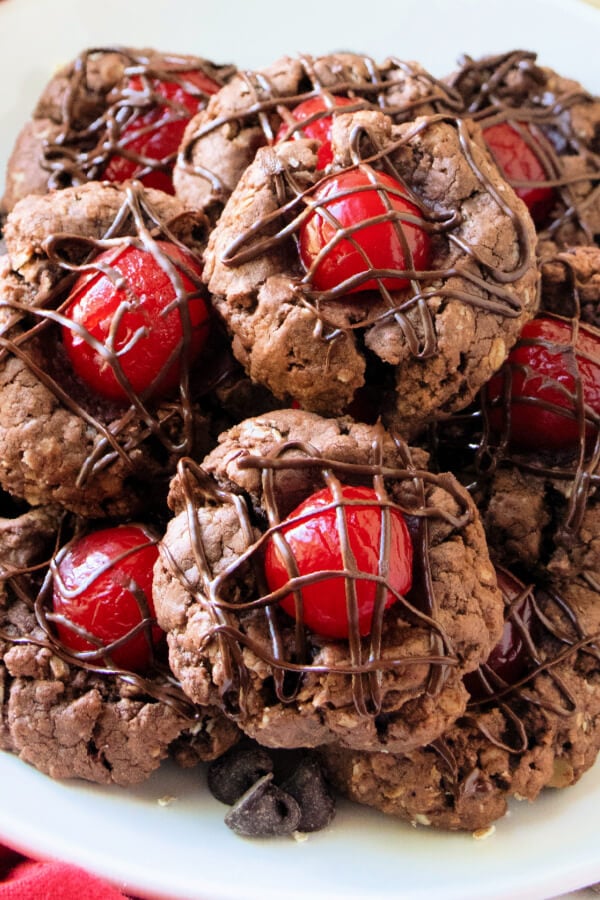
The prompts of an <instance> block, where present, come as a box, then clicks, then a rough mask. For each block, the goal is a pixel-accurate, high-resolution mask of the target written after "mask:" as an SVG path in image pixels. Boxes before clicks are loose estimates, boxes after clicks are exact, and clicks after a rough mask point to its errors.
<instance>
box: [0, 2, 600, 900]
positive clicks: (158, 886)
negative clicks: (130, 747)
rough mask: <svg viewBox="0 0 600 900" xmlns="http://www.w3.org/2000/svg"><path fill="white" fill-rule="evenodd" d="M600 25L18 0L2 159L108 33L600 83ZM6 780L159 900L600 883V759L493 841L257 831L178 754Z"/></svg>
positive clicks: (338, 824)
mask: <svg viewBox="0 0 600 900" xmlns="http://www.w3.org/2000/svg"><path fill="white" fill-rule="evenodd" d="M599 38H600V12H598V10H597V9H593V8H592V7H591V6H588V5H586V4H584V3H582V2H580V0H485V2H482V0H452V2H445V0H402V2H399V0H369V2H366V3H365V2H359V0H345V2H341V0H295V2H294V3H292V4H288V3H286V2H284V0H213V2H207V0H143V2H141V0H126V2H123V0H102V2H101V3H89V2H87V3H86V2H83V3H82V2H81V0H0V85H1V88H0V123H1V128H0V173H2V172H3V171H4V168H5V165H6V160H7V158H8V154H9V152H10V148H11V145H12V142H13V140H14V137H15V136H16V133H17V130H18V129H19V127H20V126H21V125H22V123H23V122H24V121H25V119H26V118H27V117H28V115H29V113H30V111H31V109H32V107H33V105H34V103H35V100H36V98H37V96H38V94H39V92H40V90H41V88H42V87H43V85H44V84H45V82H46V81H47V79H48V77H49V75H50V73H51V72H52V70H53V69H54V68H55V67H56V66H57V65H59V64H60V63H62V62H65V61H67V60H69V59H70V58H72V57H73V56H75V55H76V54H77V53H78V52H79V51H80V50H81V49H83V48H84V47H87V46H91V45H96V46H101V45H106V44H119V43H121V44H130V45H133V46H138V47H141V46H154V47H157V48H160V49H164V50H171V51H180V52H194V53H198V54H199V55H204V56H206V57H209V58H212V59H213V60H215V61H217V62H229V61H232V62H235V63H236V64H238V65H239V66H242V67H254V66H260V65H267V64H268V63H269V62H271V61H272V60H274V59H275V58H276V57H278V56H280V55H282V54H283V53H296V52H308V53H315V54H318V53H323V52H327V51H331V50H335V49H354V50H360V51H362V52H366V53H370V54H371V55H373V56H374V57H375V58H376V59H377V60H382V59H383V58H384V57H385V56H387V55H395V56H398V57H401V58H405V59H418V60H420V61H421V62H422V63H423V64H424V65H425V66H427V67H428V68H429V69H431V71H433V72H434V73H435V74H437V75H443V74H445V73H447V72H449V71H450V70H451V69H452V68H453V66H454V64H455V60H456V58H457V57H458V55H459V54H460V53H462V52H468V53H470V54H472V55H474V56H481V55H483V54H485V53H492V52H500V51H503V50H508V49H512V48H515V47H521V48H524V49H534V50H537V51H538V54H539V57H540V60H541V62H543V63H545V64H547V65H550V66H552V67H554V68H556V69H557V70H559V71H560V72H561V73H563V74H566V75H571V76H572V77H574V78H577V79H578V80H580V81H582V82H583V83H584V84H585V86H586V87H588V88H589V89H590V90H592V91H595V92H597V93H600V68H599V67H598V65H597V53H598V39H599ZM0 177H1V174H0ZM0 791H1V793H0V797H1V799H0V838H2V839H4V840H6V841H7V842H9V843H11V844H13V845H14V846H17V847H19V848H20V849H23V850H25V851H27V852H29V853H32V854H36V855H38V856H50V857H58V858H60V859H63V860H69V861H72V862H75V863H78V864H80V865H82V866H84V867H85V868H87V869H89V870H91V871H94V872H96V873H98V874H100V875H103V876H105V877H107V878H110V879H111V880H113V881H115V882H116V883H118V884H120V885H121V886H122V887H123V888H124V889H126V890H128V891H129V892H132V893H136V894H137V895H139V896H145V897H169V898H182V900H183V898H185V900H188V898H190V900H192V898H193V900H241V898H243V900H253V898H256V900H258V898H260V900H281V897H282V896H285V897H286V898H289V900H308V898H311V897H314V898H317V900H320V898H323V897H327V898H328V900H336V898H340V900H341V898H344V900H354V898H356V900H359V898H360V900H375V898H376V900H386V898H390V900H391V898H394V900H399V898H411V900H415V898H419V897H428V898H430V900H431V898H435V900H445V898H460V900H469V898H473V900H475V898H477V900H484V898H511V900H518V898H527V900H531V898H536V897H549V896H551V895H555V894H558V893H561V892H564V891H568V890H572V889H574V888H577V887H579V886H581V885H583V884H586V883H588V884H589V883H590V882H592V881H595V880H598V879H600V851H599V850H598V833H600V765H597V766H596V767H595V768H594V769H593V770H592V771H591V772H589V773H588V774H587V776H585V777H584V778H583V779H582V781H581V782H580V783H579V784H578V785H576V786H575V787H574V788H570V789H569V790H567V791H564V792H548V793H547V794H545V795H544V796H543V797H541V798H540V799H539V800H538V801H537V802H536V803H535V804H532V805H531V806H529V805H526V804H515V805H514V806H513V808H512V809H511V813H510V814H509V816H508V817H506V818H505V819H503V820H502V821H500V822H499V823H498V825H497V826H496V830H495V833H494V834H493V835H491V836H490V837H488V838H486V839H485V840H479V841H476V840H474V839H473V838H472V837H471V836H468V835H456V834H445V833H436V832H433V831H427V830H425V829H419V830H415V829H413V828H411V827H410V826H408V825H405V824H403V823H400V822H397V821H394V820H391V819H388V818H385V817H384V816H382V815H379V814H377V813H374V812H372V811H370V810H367V809H364V808H360V807H357V806H351V805H350V804H342V806H341V810H340V812H339V814H338V817H337V819H336V821H335V822H334V824H333V825H332V826H331V827H330V828H329V829H328V830H327V831H326V832H323V833H320V834H316V835H313V836H311V837H310V838H309V839H308V840H306V841H305V842H303V843H297V842H296V841H294V840H292V839H280V840H276V841H266V842H262V841H254V842H252V841H244V840H241V839H239V838H236V837H235V836H234V835H232V834H231V833H230V832H229V831H228V829H227V828H226V827H225V826H224V824H223V814H224V812H225V807H223V806H221V805H220V804H219V803H217V802H216V801H214V800H213V799H212V798H211V797H210V796H209V795H208V794H207V792H206V789H205V787H204V784H203V772H202V770H194V771H189V770H188V771H186V772H180V771H179V770H177V769H176V768H174V767H170V766H165V767H164V768H163V769H161V770H160V771H159V772H158V773H156V774H155V775H154V776H153V777H152V778H151V779H150V780H149V781H148V782H147V783H146V784H144V785H142V786H141V787H139V788H136V789H132V790H122V789H117V788H114V789H107V788H99V787H95V786H89V785H85V784H82V783H72V784H66V783H59V782H53V781H51V780H50V779H48V778H45V777H44V776H42V775H40V774H39V773H38V772H36V771H35V770H34V769H31V768H30V767H28V766H26V765H24V764H23V763H21V762H20V761H19V760H17V759H16V758H14V757H12V756H10V755H7V754H0ZM166 797H171V798H173V799H172V801H171V802H170V803H169V804H168V805H164V804H163V803H160V802H159V800H162V799H163V798H166Z"/></svg>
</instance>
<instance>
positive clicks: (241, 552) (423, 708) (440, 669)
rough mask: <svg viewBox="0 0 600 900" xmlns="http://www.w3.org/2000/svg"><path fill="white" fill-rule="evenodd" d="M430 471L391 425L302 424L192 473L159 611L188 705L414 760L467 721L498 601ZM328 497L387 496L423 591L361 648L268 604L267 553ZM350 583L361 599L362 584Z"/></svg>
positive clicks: (235, 441) (267, 731)
mask: <svg viewBox="0 0 600 900" xmlns="http://www.w3.org/2000/svg"><path fill="white" fill-rule="evenodd" d="M425 465H426V458H425V456H424V454H423V453H422V452H420V451H418V450H417V451H414V452H412V451H410V450H409V449H408V447H407V445H406V444H404V443H403V442H402V441H401V440H400V438H398V437H393V436H392V435H390V434H388V433H386V432H385V431H384V430H383V429H382V428H381V426H367V425H361V424H357V423H354V422H352V420H350V419H344V418H340V419H321V418H320V417H318V416H316V415H313V414H311V413H305V412H300V411H297V410H281V411H277V412H273V413H271V414H267V415H264V416H261V417H258V418H255V419H249V420H246V421H244V422H242V423H241V424H240V425H238V426H237V427H234V428H232V429H231V430H230V431H229V432H227V433H225V434H223V435H222V436H221V439H220V443H219V446H218V447H217V448H216V449H215V450H214V451H213V452H212V453H211V454H209V456H208V457H207V458H206V459H205V460H204V463H203V468H199V467H198V466H196V465H194V464H192V463H191V462H187V463H186V462H185V461H183V462H182V463H181V464H180V467H179V471H178V476H177V477H176V478H175V479H174V481H173V483H172V489H171V495H170V505H171V506H172V508H173V511H174V512H175V518H174V519H173V520H172V521H171V522H170V523H169V525H168V527H167V530H166V534H165V537H164V539H163V541H162V542H161V545H160V557H159V560H158V561H157V564H156V567H155V581H154V602H155V608H156V615H157V619H158V621H159V623H160V625H161V627H162V628H163V629H164V630H165V631H166V632H167V635H168V643H169V661H170V665H171V668H172V670H173V672H174V674H175V675H176V677H177V678H178V679H179V680H180V682H181V684H182V687H183V689H184V690H185V692H186V693H187V694H188V696H189V697H190V698H191V699H192V700H193V701H194V702H198V703H210V704H217V705H221V706H222V708H223V709H224V710H225V711H226V712H227V714H228V715H230V716H231V717H232V718H233V719H234V720H235V721H236V722H237V723H238V725H239V726H240V728H242V730H243V731H245V732H246V734H248V735H249V736H250V737H253V738H255V739H256V740H258V741H259V743H262V744H263V745H266V746H273V747H284V748H290V747H303V746H306V747H308V746H317V745H319V744H323V743H328V742H331V741H338V742H340V743H341V744H342V745H345V746H348V747H353V748H360V749H371V750H373V749H383V748H385V750H386V751H395V752H399V751H405V750H408V749H410V748H412V747H415V746H420V745H423V744H425V743H427V742H428V741H429V740H432V739H433V738H434V737H435V736H437V735H439V734H440V733H441V732H442V731H443V730H444V729H445V728H447V726H448V725H449V724H450V723H451V722H453V721H454V720H455V719H456V718H457V717H458V716H459V715H461V714H462V712H463V711H464V702H465V700H466V692H465V689H464V686H463V684H462V681H461V677H462V673H463V672H465V671H468V670H472V669H473V668H475V667H476V666H477V665H478V664H479V663H480V662H481V661H482V660H483V659H485V658H486V656H487V653H488V652H489V650H490V649H491V647H492V646H493V644H494V643H495V642H496V640H497V639H498V637H499V634H500V633H501V630H502V614H503V607H502V600H501V595H500V593H499V591H498V589H497V585H496V578H495V573H494V570H493V567H492V566H491V564H490V562H489V559H488V555H487V548H486V543H485V538H484V535H483V531H482V528H481V524H480V522H479V519H478V516H477V513H476V510H475V508H474V506H473V504H472V502H471V500H470V498H469V496H468V494H467V492H466V491H464V490H463V489H462V488H461V487H460V486H459V485H458V483H457V482H456V481H455V479H454V478H453V477H452V476H451V475H440V476H435V475H431V474H430V473H428V472H427V470H426V468H425ZM325 476H326V477H325ZM324 483H328V484H329V486H331V485H332V484H336V485H340V489H341V485H342V484H351V485H363V486H365V487H370V486H377V485H379V488H378V490H381V489H383V487H384V486H385V491H386V494H385V495H384V496H385V497H386V498H389V501H391V502H392V503H393V504H397V507H398V508H400V509H401V510H403V511H404V512H405V514H406V515H407V516H408V521H409V522H412V525H411V534H412V542H413V547H414V554H415V556H414V563H413V587H412V589H411V590H410V591H409V592H408V594H407V597H406V598H401V597H397V602H396V603H394V604H393V605H392V606H390V607H389V608H388V609H387V610H386V611H384V610H383V609H380V610H379V613H377V614H376V616H375V618H374V623H373V624H372V628H371V634H370V635H367V636H364V637H361V636H360V634H359V632H358V627H357V626H356V625H352V626H351V627H350V628H349V636H348V638H347V639H343V638H335V639H334V638H327V637H324V636H323V635H319V634H317V633H316V632H315V631H311V630H310V629H308V628H304V627H302V624H303V623H302V621H301V620H300V622H299V623H296V624H295V623H294V622H293V620H292V618H291V617H290V616H288V615H287V614H286V613H284V612H283V610H282V609H281V608H280V607H279V604H278V602H277V598H275V599H274V600H269V593H268V589H267V587H266V583H265V574H264V567H263V562H262V559H263V553H264V547H265V544H266V542H268V540H269V538H270V537H271V536H272V535H273V533H274V530H277V527H278V524H280V523H281V522H282V521H283V520H284V519H285V517H286V516H288V515H289V514H290V513H291V512H292V510H294V509H295V508H296V507H297V505H298V504H299V503H300V502H302V501H303V500H305V499H306V498H307V497H309V496H311V495H312V494H313V493H314V492H315V491H318V490H319V489H321V488H322V487H323V485H324ZM377 497H378V498H381V497H382V495H381V494H380V493H378V494H377ZM378 502H383V501H382V500H379V501H378ZM387 552H389V551H385V550H384V551H383V553H384V556H383V559H384V563H382V566H383V569H382V571H384V572H385V571H387V564H386V563H385V559H386V553H387ZM288 571H289V570H288ZM328 577H329V576H328ZM343 577H344V578H345V579H346V587H345V590H346V591H350V592H352V590H353V588H352V585H353V583H354V581H353V578H352V575H351V574H350V575H348V574H346V575H344V576H343ZM354 577H355V578H356V577H360V576H359V575H355V576H354ZM387 577H388V576H386V581H385V584H386V585H387V584H389V581H388V580H387ZM389 577H392V576H391V575H390V576H389ZM326 585H327V582H326V581H325V582H324V591H325V590H326ZM283 590H285V588H284V589H283ZM347 596H348V595H347ZM380 631H381V637H379V633H380ZM411 660H412V662H411ZM367 672H370V674H367Z"/></svg>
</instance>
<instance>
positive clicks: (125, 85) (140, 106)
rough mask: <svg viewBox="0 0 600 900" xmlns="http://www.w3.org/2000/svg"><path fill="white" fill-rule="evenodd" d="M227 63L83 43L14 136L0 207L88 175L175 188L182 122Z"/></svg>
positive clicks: (227, 70)
mask: <svg viewBox="0 0 600 900" xmlns="http://www.w3.org/2000/svg"><path fill="white" fill-rule="evenodd" d="M233 71H234V70H233V68H232V67H231V66H216V65H214V64H213V63H210V62H208V61H207V60H204V59H200V58H198V57H195V56H179V55H176V54H167V53H160V52H159V51H157V50H135V49H130V48H125V47H114V48H112V47H111V48H93V49H89V50H85V51H84V52H83V53H81V54H80V56H78V57H77V58H76V59H75V60H73V62H71V63H70V64H69V65H67V66H65V67H64V68H63V69H61V70H60V71H59V72H58V73H57V74H56V75H55V76H54V78H53V79H52V80H51V81H50V83H49V84H48V86H47V87H46V89H45V90H44V92H43V94H42V96H41V97H40V99H39V101H38V104H37V106H36V108H35V110H34V112H33V117H32V119H31V121H30V122H28V123H27V124H26V125H25V127H24V128H23V130H22V132H21V134H20V135H19V137H18V138H17V142H16V145H15V147H14V150H13V152H12V155H11V157H10V160H9V163H8V170H7V176H6V192H5V195H4V198H3V200H2V202H1V203H0V211H4V212H8V211H9V210H11V209H12V208H13V206H14V205H15V203H16V202H17V201H18V200H20V199H21V198H23V197H26V196H27V195H28V194H33V193H35V194H45V193H46V192H47V191H48V190H51V189H54V188H65V187H69V186H71V185H81V184H84V183H85V182H86V181H96V180H104V181H117V182H122V181H125V180H126V179H128V178H139V179H141V180H142V181H143V182H144V183H145V184H146V185H147V186H148V187H154V188H160V189H161V190H167V191H168V192H169V193H173V184H172V180H171V172H172V169H173V164H174V160H175V156H176V152H177V148H178V145H179V142H180V140H181V137H182V135H183V132H184V129H185V126H186V124H187V123H188V121H189V119H190V118H191V116H192V115H194V114H195V113H197V111H198V110H199V109H202V108H203V107H204V106H205V105H206V102H207V100H208V98H209V96H210V95H211V94H213V93H215V91H218V90H219V88H220V87H221V86H222V85H223V84H224V83H225V81H226V80H227V78H229V77H230V76H231V74H232V73H233Z"/></svg>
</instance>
